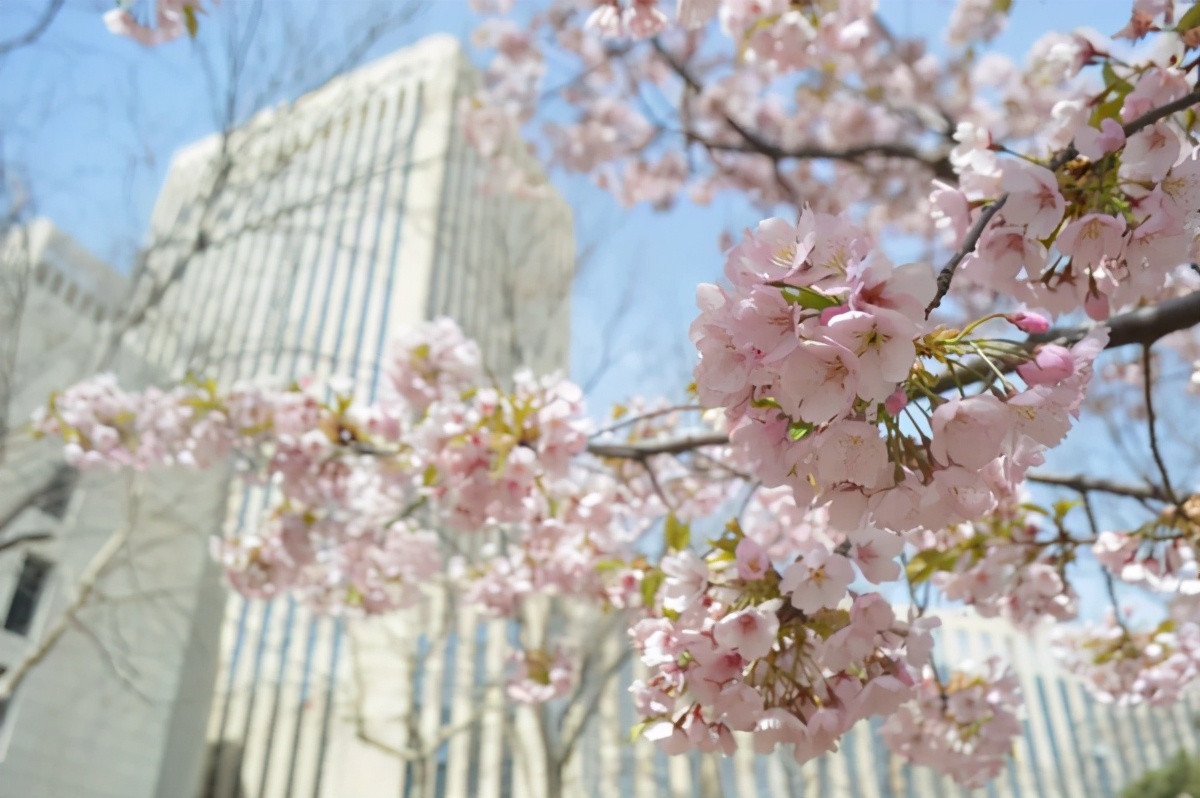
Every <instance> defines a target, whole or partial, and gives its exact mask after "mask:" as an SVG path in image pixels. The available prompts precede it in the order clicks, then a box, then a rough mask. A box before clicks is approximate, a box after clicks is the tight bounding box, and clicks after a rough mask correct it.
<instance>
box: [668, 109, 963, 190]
mask: <svg viewBox="0 0 1200 798" xmlns="http://www.w3.org/2000/svg"><path fill="white" fill-rule="evenodd" d="M727 121H728V122H729V124H730V127H732V128H733V129H734V130H735V131H737V133H738V134H739V135H740V136H742V138H744V139H746V142H747V143H746V144H721V143H718V142H714V141H707V140H705V139H701V138H699V137H698V136H696V135H694V134H691V133H688V134H686V135H687V136H688V137H689V138H691V139H692V140H693V141H697V142H699V143H701V144H703V145H704V146H705V147H706V148H707V149H710V150H717V151H720V152H742V153H752V154H758V155H765V156H766V157H768V158H770V159H772V160H776V161H782V160H786V159H789V158H795V159H797V160H808V161H816V160H825V161H848V162H850V163H856V164H861V159H862V158H864V157H867V156H870V155H880V156H884V157H887V158H903V159H906V160H909V161H919V162H920V163H923V164H925V165H926V166H928V167H929V168H930V169H932V170H933V173H934V174H935V175H937V177H939V178H941V179H942V180H949V181H954V182H957V181H958V176H957V175H956V174H955V173H954V169H953V167H952V166H951V165H950V161H949V159H947V158H945V157H942V158H938V159H936V160H935V159H933V158H931V157H927V156H925V155H923V154H921V153H920V152H919V151H918V150H916V149H914V148H912V147H909V146H907V145H904V144H896V143H886V142H879V143H876V144H859V145H857V146H854V147H846V148H844V149H833V148H830V147H817V146H813V145H809V146H805V147H797V148H795V149H783V148H782V147H779V146H777V145H775V144H772V143H771V142H769V141H767V140H765V139H763V138H761V137H760V136H757V135H755V134H754V133H753V132H751V131H750V130H748V129H747V128H745V127H744V126H742V125H740V124H738V123H736V122H734V121H733V120H731V119H727Z"/></svg>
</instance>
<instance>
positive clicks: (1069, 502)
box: [1054, 499, 1083, 521]
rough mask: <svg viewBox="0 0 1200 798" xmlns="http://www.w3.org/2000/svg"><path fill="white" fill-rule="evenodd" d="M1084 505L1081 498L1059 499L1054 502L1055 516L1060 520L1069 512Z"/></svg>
mask: <svg viewBox="0 0 1200 798" xmlns="http://www.w3.org/2000/svg"><path fill="white" fill-rule="evenodd" d="M1082 505H1083V502H1081V501H1079V499H1059V500H1058V501H1056V502H1055V503H1054V518H1055V519H1056V520H1058V521H1061V520H1063V519H1064V518H1066V516H1067V513H1069V512H1071V511H1072V510H1074V509H1075V508H1076V507H1080V506H1082Z"/></svg>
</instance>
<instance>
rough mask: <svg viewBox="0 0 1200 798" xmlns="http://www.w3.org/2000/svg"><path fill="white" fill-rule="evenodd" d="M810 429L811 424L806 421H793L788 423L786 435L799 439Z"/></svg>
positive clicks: (810, 430)
mask: <svg viewBox="0 0 1200 798" xmlns="http://www.w3.org/2000/svg"><path fill="white" fill-rule="evenodd" d="M812 431H813V425H812V424H809V423H808V422H807V421H793V422H792V423H791V424H789V425H788V437H789V438H791V439H792V440H794V441H798V440H800V439H801V438H803V437H804V436H805V435H807V434H808V433H810V432H812Z"/></svg>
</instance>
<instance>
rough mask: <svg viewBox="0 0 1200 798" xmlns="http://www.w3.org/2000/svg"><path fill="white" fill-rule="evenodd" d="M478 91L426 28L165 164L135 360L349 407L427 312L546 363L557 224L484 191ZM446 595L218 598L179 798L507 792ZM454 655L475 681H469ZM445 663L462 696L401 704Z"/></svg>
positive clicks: (501, 348)
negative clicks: (336, 384) (317, 606)
mask: <svg viewBox="0 0 1200 798" xmlns="http://www.w3.org/2000/svg"><path fill="white" fill-rule="evenodd" d="M477 80H478V77H477V74H476V72H475V70H474V69H473V68H472V67H471V65H470V64H469V62H468V61H467V59H466V58H465V56H464V54H463V52H462V49H461V46H460V44H459V43H458V41H457V40H455V39H453V38H451V37H444V36H437V37H432V38H429V39H425V40H423V41H421V42H419V43H418V44H416V45H414V46H413V47H410V48H408V49H406V50H403V51H401V52H398V53H395V54H393V55H391V56H388V57H385V58H383V59H381V60H379V61H376V62H374V63H372V64H369V65H367V66H365V67H363V68H361V69H358V70H356V71H354V72H351V73H348V74H346V75H344V76H342V77H339V78H337V79H335V80H334V81H332V82H331V83H329V84H327V85H326V86H323V87H322V88H320V89H318V90H316V91H314V92H312V93H311V94H308V95H306V96H304V97H301V98H300V99H299V100H297V101H296V102H295V103H293V104H289V105H287V106H285V107H281V108H278V109H272V110H270V111H267V112H264V113H262V114H259V115H258V116H256V117H255V118H254V119H252V120H250V121H249V122H248V123H247V124H246V125H244V126H243V127H240V128H238V129H237V130H234V131H232V132H231V133H230V134H228V135H218V136H213V137H210V138H209V139H206V140H203V141H201V142H198V143H197V144H195V145H193V146H191V147H188V148H187V149H185V150H183V151H181V152H180V153H179V154H178V155H177V156H176V157H175V159H174V161H173V163H172V167H171V170H170V174H169V177H168V179H167V182H166V184H165V186H164V189H163V192H162V194H161V197H160V199H159V202H158V204H157V206H156V210H155V217H154V222H153V228H154V232H153V237H154V239H155V240H156V241H159V242H161V243H160V244H159V245H157V246H155V247H154V249H153V256H152V257H151V258H149V259H147V261H146V262H145V263H144V264H143V267H142V273H141V275H140V279H139V282H138V287H137V289H136V291H135V297H136V296H141V297H145V296H149V295H150V294H151V292H153V291H156V290H162V295H161V301H160V302H158V303H156V305H155V307H154V308H153V309H152V310H151V311H149V312H148V313H147V314H146V319H145V322H144V324H143V325H142V326H141V328H139V329H138V330H137V331H136V339H137V342H138V344H137V345H138V347H139V351H143V352H145V353H146V358H147V360H148V361H149V363H150V364H151V366H152V367H154V368H156V369H158V370H161V371H162V372H165V373H171V374H173V375H174V376H176V377H178V376H182V375H183V374H184V373H185V372H194V373H197V374H203V375H205V376H212V377H215V378H217V379H218V380H219V381H221V382H222V383H224V384H229V383H231V382H233V381H236V380H241V379H274V380H277V381H288V380H291V379H295V378H299V377H301V376H305V375H315V376H318V377H324V376H330V375H334V374H336V375H340V376H346V377H349V378H351V379H352V380H353V383H354V385H355V389H356V391H357V393H358V395H359V396H360V397H361V398H365V399H369V398H371V397H373V396H374V395H375V393H376V391H377V390H378V388H379V376H380V369H379V366H380V363H381V362H382V361H383V358H384V357H385V353H386V347H387V344H388V340H389V337H390V333H392V332H393V331H394V330H396V329H397V328H398V327H403V326H405V325H407V324H411V323H414V322H417V321H420V320H422V319H427V318H432V317H436V316H440V315H446V316H450V317H452V318H454V319H455V320H456V321H458V322H459V324H460V325H461V326H462V327H463V329H464V330H465V332H466V333H467V334H468V335H470V336H472V337H474V338H475V339H476V340H477V341H478V342H479V344H480V347H481V350H482V352H483V356H484V361H485V364H486V366H487V367H488V368H489V369H490V370H491V372H492V373H493V374H495V375H497V377H498V378H499V379H504V375H505V374H508V373H511V372H512V371H513V370H514V369H515V368H517V367H519V366H530V367H532V368H533V369H534V370H535V371H538V372H542V373H545V372H549V371H553V370H560V369H564V370H565V368H566V367H567V352H568V345H569V327H568V323H569V298H570V289H571V281H572V277H573V272H574V255H575V253H574V240H573V233H572V221H571V215H570V211H569V209H568V207H567V205H566V204H565V203H564V202H563V201H562V200H561V199H559V198H558V197H557V196H554V195H552V194H549V193H547V194H546V195H545V196H539V197H536V198H528V197H525V198H521V197H514V196H506V195H497V194H493V193H489V192H488V191H485V190H483V184H484V182H485V179H486V177H487V174H488V166H487V164H486V163H485V162H484V161H483V160H482V159H481V158H480V157H479V156H478V155H477V154H476V152H475V151H474V150H473V149H472V148H470V147H469V146H468V144H467V142H466V140H465V138H464V136H463V133H462V131H461V130H460V128H459V124H458V108H459V106H460V104H461V103H462V102H463V101H464V100H466V99H467V98H468V97H469V96H470V95H471V93H472V92H473V90H474V88H475V86H476V81H477ZM514 144H515V142H514ZM510 155H511V156H512V157H514V158H524V159H525V161H524V163H525V165H526V166H528V167H529V168H530V169H533V168H534V167H533V165H532V163H531V162H530V161H529V159H528V155H527V154H525V153H523V152H521V151H520V150H519V149H515V148H514V149H513V151H512V152H511V153H510ZM164 286H165V289H163V288H162V287H164ZM138 292H140V293H138ZM268 505H269V497H268V496H266V495H265V494H264V493H263V492H262V491H260V490H253V489H251V490H241V489H238V490H235V491H234V492H233V493H232V494H231V499H230V506H229V512H228V519H229V520H228V525H227V529H228V530H230V531H235V530H243V529H250V528H253V525H254V524H255V523H256V522H257V519H258V518H259V517H260V516H261V514H262V513H263V512H264V510H265V508H267V507H268ZM447 600H448V598H447V597H445V596H442V597H435V598H434V599H433V600H432V603H431V604H430V605H429V606H426V607H424V608H423V609H422V611H421V612H418V613H415V614H407V615H400V616H396V617H393V618H388V619H382V620H371V621H367V620H364V619H331V618H321V617H316V616H314V615H313V614H312V613H310V612H309V611H308V609H307V608H305V607H303V606H299V605H297V604H295V603H294V602H291V601H290V600H287V599H282V600H279V601H274V602H260V601H247V600H244V599H241V598H240V597H236V596H235V597H231V598H230V599H229V603H228V609H227V611H226V612H225V615H224V619H225V620H224V631H223V634H222V644H221V653H220V657H219V662H220V666H219V673H218V676H217V680H216V688H215V694H214V695H215V699H214V703H213V711H212V715H211V719H210V725H209V732H208V740H207V744H208V748H209V756H208V766H207V769H206V772H205V775H204V776H203V778H202V779H201V780H200V784H199V788H198V791H197V794H198V795H201V796H204V797H205V798H225V796H246V798H250V797H251V796H289V797H290V796H314V798H315V796H354V797H355V798H359V797H360V796H361V798H367V796H372V795H387V796H396V795H433V794H444V793H445V790H446V789H447V788H446V787H445V784H444V781H445V780H447V779H449V780H450V781H451V782H454V781H455V780H456V779H458V780H460V781H462V784H463V785H464V786H462V787H459V786H456V784H451V785H450V789H451V791H452V793H459V792H461V791H462V790H463V789H466V790H467V793H468V794H479V795H487V794H496V795H500V794H504V795H530V794H531V793H529V792H528V791H525V790H524V789H523V788H522V787H521V784H520V779H521V778H522V777H521V776H520V775H516V772H517V771H518V770H519V768H516V767H515V766H514V762H515V761H516V759H517V758H519V757H520V756H521V755H520V754H518V753H517V752H516V747H515V744H514V743H513V741H512V740H511V739H509V738H508V737H507V736H505V734H504V730H503V728H502V724H503V723H504V718H502V717H499V716H496V717H492V714H491V713H480V710H479V706H478V704H479V703H480V702H481V701H483V700H484V699H486V700H487V701H489V702H492V703H493V704H494V703H496V702H497V701H498V698H499V696H498V695H497V694H496V692H495V690H496V689H499V688H498V687H496V688H495V689H489V688H487V687H486V685H489V684H493V685H498V684H499V680H501V679H502V676H503V672H504V669H505V667H506V654H507V650H508V644H507V639H506V636H505V632H504V630H503V628H501V627H499V626H496V625H495V624H492V625H487V624H481V623H477V622H476V621H475V620H474V619H472V618H469V617H466V616H463V615H462V614H460V613H457V612H454V611H453V610H452V609H451V608H450V606H449V605H448V604H447V603H446V601H447ZM442 621H446V622H448V623H449V624H450V627H447V626H446V625H445V624H443V623H442ZM434 638H437V639H438V640H440V641H441V642H440V643H439V644H437V645H434V644H431V642H430V641H431V640H433V639H434ZM438 645H441V646H443V647H444V646H449V647H450V648H451V649H453V650H454V651H456V652H458V656H454V655H453V654H452V655H449V656H447V655H446V654H445V652H444V651H443V650H441V649H439V648H438ZM475 648H477V649H478V653H472V654H470V656H469V658H467V659H463V657H464V656H466V655H465V654H464V652H467V651H472V650H473V649H475ZM439 652H440V653H439ZM414 658H415V659H414ZM418 660H419V663H418V664H414V663H415V662H416V661H418ZM477 661H478V663H479V667H480V668H481V669H482V671H481V672H483V673H485V675H482V676H479V677H478V678H476V677H474V676H471V677H468V676H467V675H466V669H467V667H468V664H471V665H472V667H473V664H474V663H476V662H477ZM451 662H453V663H456V664H453V665H450V664H448V663H451ZM447 667H449V668H457V669H458V670H459V671H461V672H462V678H464V679H467V682H469V683H470V687H468V688H466V689H465V690H464V691H462V692H461V693H460V694H456V697H455V699H454V701H451V700H450V699H449V697H447V699H446V700H445V701H423V700H421V701H419V702H418V703H419V704H420V706H419V708H417V709H415V710H414V704H413V701H414V700H416V699H414V696H422V695H424V694H426V693H429V691H433V692H434V693H437V694H439V695H440V694H441V693H439V692H438V691H447V695H448V691H449V690H450V688H451V687H452V685H455V684H465V682H458V681H456V679H457V677H453V678H451V677H446V676H445V674H444V672H443V670H444V669H445V668H447ZM457 672H458V671H456V673H457ZM452 705H453V706H452ZM464 713H465V714H464ZM482 714H487V715H488V719H487V721H486V724H487V728H488V731H487V733H486V734H485V735H484V736H485V737H486V739H487V742H484V743H478V742H477V743H476V744H475V750H476V751H477V753H476V754H474V755H472V761H474V762H475V766H474V768H473V770H472V772H471V774H470V780H471V784H472V785H474V786H471V787H469V788H467V787H466V786H465V785H466V784H467V781H465V780H464V779H467V776H468V774H467V773H466V770H464V771H462V773H459V774H457V775H450V774H449V773H448V772H447V769H446V767H445V760H446V757H447V755H448V754H447V752H448V750H449V748H450V747H453V748H454V749H455V750H456V751H457V750H459V749H460V748H461V745H462V742H461V740H459V739H457V738H456V739H454V740H453V741H451V740H450V739H449V738H450V737H454V735H449V734H448V733H447V730H448V729H449V728H450V727H453V726H455V725H459V726H462V725H464V724H466V725H467V726H471V728H472V729H474V733H478V730H479V728H480V727H479V724H478V723H473V722H471V723H469V722H467V716H470V718H476V717H477V716H481V715H482ZM481 722H483V721H481ZM497 724H501V725H497ZM494 731H495V732H499V734H495V733H493V732H494ZM442 738H446V740H444V741H443V742H440V743H439V742H436V741H438V740H442ZM198 744H199V741H198ZM439 757H440V758H441V760H442V767H441V768H440V769H439V767H438V765H437V762H438V759H439ZM502 771H503V773H502ZM514 779H516V781H514ZM489 784H494V785H495V786H494V787H491V786H489ZM479 785H482V786H479Z"/></svg>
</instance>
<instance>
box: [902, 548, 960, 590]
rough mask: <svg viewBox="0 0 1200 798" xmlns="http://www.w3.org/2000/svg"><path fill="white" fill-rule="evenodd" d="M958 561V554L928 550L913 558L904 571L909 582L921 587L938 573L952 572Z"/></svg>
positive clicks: (918, 553)
mask: <svg viewBox="0 0 1200 798" xmlns="http://www.w3.org/2000/svg"><path fill="white" fill-rule="evenodd" d="M957 560H958V554H957V553H956V552H953V551H937V550H935V549H927V550H925V551H919V552H917V553H916V554H915V555H913V558H912V559H911V560H909V561H908V567H907V568H905V569H904V571H905V574H906V575H907V576H908V581H909V582H911V583H912V584H914V585H919V584H921V583H922V582H926V581H928V580H929V578H930V577H931V576H933V575H934V574H935V573H937V572H938V571H948V570H950V569H951V568H953V567H954V563H955V561H957Z"/></svg>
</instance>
